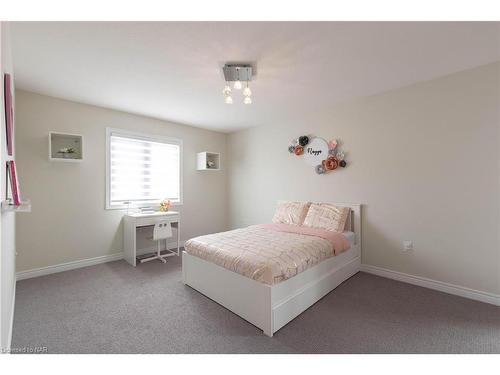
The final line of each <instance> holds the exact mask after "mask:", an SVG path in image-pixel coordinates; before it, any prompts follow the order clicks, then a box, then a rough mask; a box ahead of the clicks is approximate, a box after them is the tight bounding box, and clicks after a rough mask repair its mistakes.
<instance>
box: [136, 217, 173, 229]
mask: <svg viewBox="0 0 500 375" xmlns="http://www.w3.org/2000/svg"><path fill="white" fill-rule="evenodd" d="M160 222H170V223H177V222H179V216H177V215H176V216H166V217H140V218H137V219H136V221H135V223H136V224H135V225H136V226H138V227H146V226H148V225H155V224H156V223H160Z"/></svg>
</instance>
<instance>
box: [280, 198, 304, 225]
mask: <svg viewBox="0 0 500 375" xmlns="http://www.w3.org/2000/svg"><path fill="white" fill-rule="evenodd" d="M309 205H310V202H278V207H277V208H276V211H275V212H274V217H273V223H278V224H291V225H302V223H303V222H304V218H305V217H306V214H307V210H308V208H309Z"/></svg>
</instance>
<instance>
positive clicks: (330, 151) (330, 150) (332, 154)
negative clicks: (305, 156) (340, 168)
mask: <svg viewBox="0 0 500 375" xmlns="http://www.w3.org/2000/svg"><path fill="white" fill-rule="evenodd" d="M328 155H331V156H335V149H334V148H331V149H329V150H328Z"/></svg>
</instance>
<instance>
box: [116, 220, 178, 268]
mask: <svg viewBox="0 0 500 375" xmlns="http://www.w3.org/2000/svg"><path fill="white" fill-rule="evenodd" d="M159 221H169V222H170V223H171V225H172V228H176V229H177V255H179V254H180V249H179V245H180V239H181V223H180V215H179V213H178V212H175V211H168V212H153V213H136V214H128V215H125V216H124V217H123V245H124V251H123V257H124V258H125V260H126V261H127V262H129V263H130V264H131V265H132V266H134V267H135V265H136V256H137V242H136V240H137V238H136V230H137V228H140V227H148V226H153V225H155V224H156V223H157V222H159Z"/></svg>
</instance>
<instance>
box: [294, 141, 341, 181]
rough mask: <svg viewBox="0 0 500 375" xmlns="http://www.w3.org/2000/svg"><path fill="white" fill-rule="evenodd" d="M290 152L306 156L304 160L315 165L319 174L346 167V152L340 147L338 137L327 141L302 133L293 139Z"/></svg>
mask: <svg viewBox="0 0 500 375" xmlns="http://www.w3.org/2000/svg"><path fill="white" fill-rule="evenodd" d="M288 152H289V153H290V154H294V155H296V156H301V155H303V156H304V160H305V161H306V162H307V163H309V164H311V165H312V166H314V168H315V171H316V173H317V174H325V173H327V172H330V171H334V170H336V169H337V168H338V167H339V166H340V167H342V168H345V167H346V166H347V162H346V161H345V160H344V158H345V154H344V152H343V151H342V150H340V149H339V142H338V140H337V139H332V140H330V141H328V142H327V141H326V140H324V139H323V138H319V137H311V136H307V135H302V136H300V137H298V138H295V139H292V141H291V144H290V145H289V146H288Z"/></svg>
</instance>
